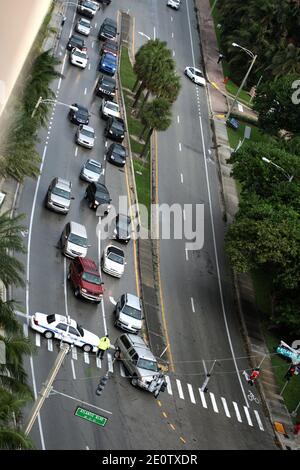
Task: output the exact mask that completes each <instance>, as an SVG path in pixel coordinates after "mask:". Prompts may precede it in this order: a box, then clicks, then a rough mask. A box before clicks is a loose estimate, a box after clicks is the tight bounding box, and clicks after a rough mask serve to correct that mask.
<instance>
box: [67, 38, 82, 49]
mask: <svg viewBox="0 0 300 470" xmlns="http://www.w3.org/2000/svg"><path fill="white" fill-rule="evenodd" d="M73 47H77V49H81V50H83V51H86V47H85V43H84V40H83V39H82V38H81V37H79V36H76V34H72V36H70V37H69V41H68V44H67V49H68V51H70V50H71V49H73Z"/></svg>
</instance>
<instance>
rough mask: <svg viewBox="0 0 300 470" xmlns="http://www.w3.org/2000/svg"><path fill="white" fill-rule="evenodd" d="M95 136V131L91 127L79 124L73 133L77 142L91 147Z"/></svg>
mask: <svg viewBox="0 0 300 470" xmlns="http://www.w3.org/2000/svg"><path fill="white" fill-rule="evenodd" d="M95 138H96V137H95V131H94V129H93V128H92V127H90V126H86V125H84V124H80V126H79V127H78V129H77V131H76V134H75V140H76V143H77V144H79V145H82V147H86V148H88V149H91V148H93V147H94V144H95Z"/></svg>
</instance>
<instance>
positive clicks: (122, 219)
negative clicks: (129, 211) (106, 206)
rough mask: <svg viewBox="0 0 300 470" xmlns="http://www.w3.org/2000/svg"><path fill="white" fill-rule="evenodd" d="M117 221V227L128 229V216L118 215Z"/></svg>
mask: <svg viewBox="0 0 300 470" xmlns="http://www.w3.org/2000/svg"><path fill="white" fill-rule="evenodd" d="M117 223H118V227H119V228H120V229H121V230H128V229H129V225H130V218H127V217H119V219H118V222H117Z"/></svg>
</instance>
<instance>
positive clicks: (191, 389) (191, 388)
mask: <svg viewBox="0 0 300 470" xmlns="http://www.w3.org/2000/svg"><path fill="white" fill-rule="evenodd" d="M187 386H188V390H189V394H190V399H191V402H192V403H194V404H196V400H195V395H194V392H193V387H192V386H191V384H187Z"/></svg>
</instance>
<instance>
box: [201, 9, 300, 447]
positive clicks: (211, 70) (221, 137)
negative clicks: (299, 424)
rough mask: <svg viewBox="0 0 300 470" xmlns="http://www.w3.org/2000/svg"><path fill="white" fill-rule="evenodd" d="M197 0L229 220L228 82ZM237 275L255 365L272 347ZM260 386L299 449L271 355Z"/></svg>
mask: <svg viewBox="0 0 300 470" xmlns="http://www.w3.org/2000/svg"><path fill="white" fill-rule="evenodd" d="M194 2H195V6H196V8H197V17H198V25H199V35H200V43H201V47H202V56H203V66H204V71H205V73H206V77H207V79H208V81H209V82H210V84H212V85H213V86H212V85H208V87H207V90H208V101H209V108H210V110H209V111H210V118H211V120H212V129H213V139H214V143H215V148H216V157H217V160H218V164H219V171H220V179H221V192H222V198H223V203H224V216H225V220H226V222H227V224H229V223H231V222H232V221H233V219H234V215H235V214H236V212H237V211H238V203H239V198H238V192H237V188H236V184H235V181H234V179H233V178H231V176H230V171H231V165H229V164H228V163H226V160H227V159H228V158H229V157H230V145H229V141H228V135H227V128H226V123H225V119H224V117H223V116H220V114H226V113H227V111H228V101H227V100H228V98H227V96H226V95H227V93H226V89H225V85H224V76H223V69H222V66H221V64H218V63H217V61H218V56H219V48H218V43H217V38H216V35H215V30H214V22H213V19H212V17H211V15H210V11H211V6H210V2H209V0H194ZM214 85H216V86H217V87H218V88H219V90H217V89H216V88H215V87H214ZM233 276H234V285H235V290H236V297H237V303H238V310H239V315H240V319H241V322H242V326H243V330H244V334H245V341H246V348H247V352H248V354H249V356H253V355H256V363H255V364H254V363H251V367H255V366H257V364H258V363H259V362H260V360H262V359H263V357H264V356H265V355H266V354H268V350H267V347H266V345H265V341H264V337H263V334H262V331H261V328H260V324H259V318H258V313H257V309H256V302H255V293H254V289H253V284H252V279H251V277H250V275H248V274H242V275H236V274H235V273H234V275H233ZM257 387H258V390H259V392H260V395H261V398H262V400H263V403H264V405H265V411H266V413H267V415H268V416H269V418H270V421H271V423H272V425H273V429H274V434H275V439H276V441H277V443H278V444H279V445H280V447H281V448H282V449H292V450H299V449H300V445H299V439H297V441H296V440H295V437H294V435H293V433H292V431H293V423H292V419H291V416H290V414H289V412H288V410H287V408H286V406H285V404H284V401H283V399H282V397H281V396H280V395H279V393H280V391H279V390H278V387H277V384H276V382H275V377H274V374H273V370H272V364H271V361H270V359H269V358H266V359H264V362H263V372H262V374H261V378H260V380H259V382H258V384H257ZM276 422H277V423H279V424H282V425H283V428H282V429H280V426H279V425H278V426H277V429H276V427H275V423H276ZM297 442H298V443H297Z"/></svg>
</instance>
